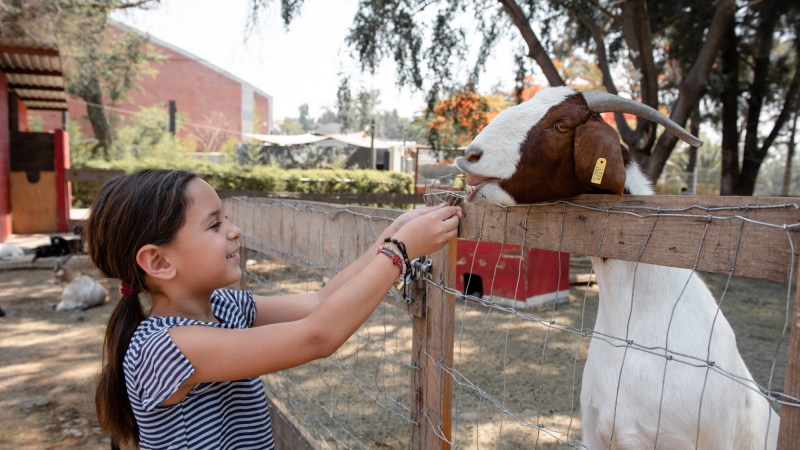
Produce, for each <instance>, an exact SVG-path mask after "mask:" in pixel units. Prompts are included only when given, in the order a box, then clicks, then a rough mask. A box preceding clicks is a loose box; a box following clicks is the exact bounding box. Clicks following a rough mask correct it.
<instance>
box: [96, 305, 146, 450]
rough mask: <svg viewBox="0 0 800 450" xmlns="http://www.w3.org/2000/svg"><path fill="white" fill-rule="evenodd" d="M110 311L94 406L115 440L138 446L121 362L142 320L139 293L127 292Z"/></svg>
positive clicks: (137, 433) (137, 432)
mask: <svg viewBox="0 0 800 450" xmlns="http://www.w3.org/2000/svg"><path fill="white" fill-rule="evenodd" d="M126 294H128V295H125V296H123V297H122V298H121V299H120V300H119V303H117V306H116V308H114V311H113V312H112V313H111V317H110V318H109V319H108V326H107V327H106V337H105V343H104V344H103V369H102V371H101V372H100V376H99V377H98V378H97V391H96V393H95V407H96V408H97V418H98V420H99V421H100V427H101V428H102V429H103V430H106V431H108V432H109V433H111V437H112V438H113V439H114V441H115V442H117V443H119V444H122V445H126V446H135V447H138V445H139V426H138V425H137V424H136V418H135V417H134V416H133V409H132V408H131V403H130V400H128V391H127V389H126V388H125V373H124V372H123V370H122V361H123V359H124V358H125V352H126V351H127V349H128V344H130V342H131V338H132V337H133V333H134V331H136V327H137V326H138V325H139V323H141V322H142V321H143V320H144V319H145V314H144V310H143V309H142V304H141V303H140V302H139V296H138V294H136V293H133V292H126Z"/></svg>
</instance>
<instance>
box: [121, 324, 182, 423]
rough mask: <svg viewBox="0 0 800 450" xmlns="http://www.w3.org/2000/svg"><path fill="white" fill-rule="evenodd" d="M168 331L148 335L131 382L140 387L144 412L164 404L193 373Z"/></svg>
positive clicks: (165, 329)
mask: <svg viewBox="0 0 800 450" xmlns="http://www.w3.org/2000/svg"><path fill="white" fill-rule="evenodd" d="M168 330H169V329H168V328H164V329H161V330H159V331H157V332H156V333H153V334H151V335H150V336H148V338H147V340H145V341H144V342H143V343H142V347H141V350H140V358H139V361H140V362H141V364H140V366H139V370H138V371H136V373H135V374H134V378H135V379H134V380H133V381H134V383H136V384H137V385H138V386H139V392H140V393H141V394H142V406H143V407H144V409H145V410H146V411H152V410H153V409H154V408H156V407H157V406H158V405H160V404H161V403H163V402H164V401H166V400H167V399H168V398H169V397H170V396H171V395H172V394H174V393H175V392H176V391H177V390H178V388H179V387H180V386H181V384H182V383H183V382H184V381H186V379H187V378H189V377H190V376H191V375H192V374H193V373H194V368H193V367H192V364H191V363H190V362H189V360H188V359H186V357H185V356H184V355H183V353H181V351H180V350H179V349H178V347H177V346H176V345H175V343H174V342H173V341H172V338H171V337H170V335H169V333H168Z"/></svg>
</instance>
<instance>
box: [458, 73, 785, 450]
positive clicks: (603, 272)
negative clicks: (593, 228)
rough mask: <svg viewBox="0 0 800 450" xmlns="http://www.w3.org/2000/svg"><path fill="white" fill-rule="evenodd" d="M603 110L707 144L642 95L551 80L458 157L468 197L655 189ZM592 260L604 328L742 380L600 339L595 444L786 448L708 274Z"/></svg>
mask: <svg viewBox="0 0 800 450" xmlns="http://www.w3.org/2000/svg"><path fill="white" fill-rule="evenodd" d="M604 111H622V112H627V113H632V114H636V115H637V116H639V117H640V118H646V119H648V120H652V121H655V122H657V123H660V124H662V125H664V126H665V127H667V130H668V131H669V132H672V133H674V134H675V135H676V136H678V137H680V138H681V139H683V140H684V141H686V142H688V143H690V144H691V145H694V146H699V145H700V144H701V142H700V141H699V140H698V139H697V138H695V137H694V136H692V135H690V134H689V133H687V132H686V131H685V130H683V129H682V128H681V127H679V126H678V125H677V124H675V123H674V122H672V121H671V120H669V119H668V118H667V117H665V116H663V115H661V114H660V113H658V112H657V111H655V110H653V109H651V108H649V107H647V106H645V105H641V104H639V103H636V102H632V101H630V100H625V99H622V98H620V97H617V96H614V95H609V94H606V93H601V92H594V91H585V92H578V91H575V90H573V89H570V88H566V87H559V88H549V89H543V90H541V91H539V92H538V93H537V94H536V96H535V97H533V98H532V99H531V100H529V101H528V102H525V103H523V104H520V105H517V106H514V107H511V108H508V109H507V110H505V111H503V112H502V113H501V114H500V115H498V116H497V117H496V118H495V119H494V120H493V121H492V122H491V123H490V124H489V125H488V126H487V127H486V128H484V130H483V131H481V133H480V134H478V136H476V137H475V139H474V140H473V141H472V143H471V144H470V145H469V147H468V148H467V150H466V152H465V155H464V157H463V158H458V160H457V161H456V165H457V166H458V168H459V169H460V170H462V171H463V172H465V173H466V174H467V176H466V179H465V184H466V185H467V186H468V192H469V194H468V196H467V201H468V202H478V201H489V202H493V203H500V204H505V205H514V204H519V203H533V202H540V201H552V200H558V199H563V198H568V197H573V196H576V195H579V194H584V193H602V192H605V193H614V194H623V193H629V194H634V195H648V194H653V190H652V188H651V186H650V183H649V181H648V180H647V178H646V177H645V175H644V174H643V173H642V171H641V170H640V169H639V167H638V166H637V164H636V163H635V162H634V161H633V158H632V156H631V155H630V153H629V152H628V151H627V149H623V148H622V146H621V145H620V141H619V134H618V133H617V132H616V131H615V130H614V129H613V128H612V127H611V126H610V125H608V124H606V123H605V122H603V121H602V119H601V118H600V115H599V112H604ZM599 158H604V159H605V172H604V173H603V175H602V177H597V176H596V174H595V168H596V166H597V165H598V160H599ZM593 176H594V178H595V179H594V180H593ZM597 178H600V179H597ZM592 265H593V267H594V270H595V272H596V274H597V281H598V284H599V286H600V305H599V309H598V312H597V321H596V323H595V328H594V331H595V334H596V335H599V336H603V335H607V336H613V337H616V338H622V339H625V338H626V336H627V339H629V340H630V341H633V342H635V343H636V344H638V345H641V346H644V347H656V348H664V347H666V348H667V349H668V350H669V351H670V352H673V355H675V354H685V355H691V356H693V357H697V358H699V359H700V360H708V361H714V363H715V365H716V366H718V367H721V368H724V369H725V370H727V371H729V372H731V373H733V374H735V376H737V377H740V381H738V382H737V381H734V380H732V379H731V378H729V377H727V376H723V375H721V374H719V373H717V372H715V371H713V370H708V369H707V368H706V367H694V366H691V365H687V364H683V363H681V362H678V361H677V359H679V358H677V357H676V361H671V362H668V361H667V360H666V358H665V357H664V356H663V355H661V354H653V353H649V352H643V351H638V350H636V349H635V348H631V349H628V351H627V352H626V347H625V346H624V345H622V346H612V345H611V344H610V343H609V342H606V341H604V340H600V339H592V341H591V343H590V345H589V355H588V359H587V361H586V366H585V369H584V372H583V381H582V386H581V413H582V419H583V441H584V444H585V445H586V446H587V447H588V448H589V449H592V450H594V449H607V448H613V449H617V448H619V449H623V448H625V449H643V448H656V447H657V448H658V449H670V450H672V449H695V448H699V449H756V448H768V449H774V448H775V447H776V446H777V436H778V422H779V418H778V415H777V414H776V413H775V411H773V410H772V408H771V407H770V405H769V403H768V401H767V400H766V399H765V398H764V397H763V396H762V395H761V394H760V393H759V392H757V391H758V387H757V386H756V384H755V383H754V382H752V376H751V374H750V372H749V371H748V369H747V367H746V366H745V363H744V361H743V360H742V358H741V356H740V355H739V351H738V349H737V347H736V337H735V336H734V332H733V329H732V328H731V326H730V324H729V323H728V321H727V320H726V319H725V318H724V317H723V316H722V315H721V314H720V315H719V316H717V304H716V302H715V300H714V298H713V296H712V294H711V292H710V291H709V290H708V288H707V287H706V285H705V284H704V283H703V281H702V280H701V279H700V277H698V276H697V275H696V274H693V273H692V272H691V271H690V270H686V269H675V268H669V267H662V266H654V265H649V264H638V265H637V264H636V263H635V262H626V261H617V260H611V259H604V258H592ZM687 281H688V284H687ZM634 282H635V289H634ZM684 286H686V289H685V291H684ZM673 307H674V308H675V309H674V313H673ZM629 316H630V321H629V320H628V317H629ZM715 318H716V320H715ZM712 328H713V335H712ZM709 336H712V338H711V341H710V344H709ZM709 349H710V354H707V353H708V351H709ZM656 353H658V352H656ZM683 359H685V358H683ZM623 362H624V364H623ZM695 362H696V361H695ZM665 364H666V365H667V366H666V370H665ZM706 374H708V378H707V380H706ZM662 386H663V389H662ZM704 386H705V388H704ZM662 395H663V398H662ZM701 405H702V406H701ZM701 408H702V410H701Z"/></svg>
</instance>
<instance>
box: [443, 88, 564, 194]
mask: <svg viewBox="0 0 800 450" xmlns="http://www.w3.org/2000/svg"><path fill="white" fill-rule="evenodd" d="M575 93H576V91H575V90H574V89H571V88H568V87H564V86H562V87H557V88H551V89H542V90H541V91H539V92H537V93H536V95H534V96H533V98H531V99H530V100H528V101H527V102H525V103H521V104H519V105H516V106H512V107H510V108H507V109H505V110H504V111H503V112H501V113H500V114H498V115H497V117H495V118H494V120H492V121H491V122H490V123H489V125H487V126H486V127H485V128H484V129H483V130H482V131H481V132H480V133H478V135H477V136H475V139H473V140H472V142H470V144H469V146H468V147H467V151H469V150H470V149H476V150H482V151H483V156H481V159H480V160H478V161H475V162H469V161H466V160H464V159H462V158H459V161H457V162H456V165H457V166H458V168H459V169H461V170H463V171H464V172H467V173H470V174H473V175H479V176H482V177H487V178H499V179H508V178H511V176H512V175H514V172H515V171H516V170H517V164H518V163H519V160H520V148H521V146H522V142H523V141H525V137H526V136H527V135H528V131H529V130H530V129H531V128H533V127H534V126H535V125H536V124H537V123H539V121H540V120H541V119H542V117H544V115H545V114H547V111H549V110H550V108H551V107H553V106H555V105H558V104H560V103H561V102H563V101H564V99H565V98H567V97H569V96H570V95H574V94H575Z"/></svg>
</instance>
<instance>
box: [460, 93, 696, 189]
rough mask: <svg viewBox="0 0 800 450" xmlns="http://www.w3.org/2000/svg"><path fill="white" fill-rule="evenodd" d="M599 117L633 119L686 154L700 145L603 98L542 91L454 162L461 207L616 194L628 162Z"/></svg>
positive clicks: (626, 104) (642, 112)
mask: <svg viewBox="0 0 800 450" xmlns="http://www.w3.org/2000/svg"><path fill="white" fill-rule="evenodd" d="M605 111H618V112H627V113H632V114H635V115H637V116H638V117H640V118H644V119H649V120H652V121H654V122H657V123H660V124H662V125H664V126H665V127H666V128H667V130H669V131H671V132H673V133H675V134H676V135H677V136H678V137H679V138H681V139H683V140H684V141H686V142H688V143H689V144H691V145H693V146H699V145H701V144H702V142H701V141H700V140H699V139H697V138H696V137H694V136H692V135H691V134H689V133H688V132H687V131H686V130H684V129H683V128H681V127H680V126H679V125H677V124H676V123H675V122H673V121H671V120H670V119H669V118H667V117H666V116H664V115H663V114H661V113H659V112H658V111H656V110H654V109H652V108H650V107H648V106H646V105H643V104H640V103H637V102H633V101H631V100H627V99H624V98H622V97H618V96H616V95H610V94H607V93H604V92H596V91H582V92H581V91H576V90H574V89H571V88H568V87H557V88H547V89H542V90H540V91H539V92H537V93H536V95H535V96H534V97H533V98H532V99H530V100H528V101H527V102H525V103H522V104H520V105H517V106H513V107H511V108H508V109H506V110H504V111H503V112H501V113H500V114H499V115H498V116H497V117H495V119H494V120H492V122H491V123H489V125H487V126H486V128H484V129H483V131H481V132H480V133H479V134H478V135H477V136H476V137H475V139H473V140H472V142H471V143H470V144H469V147H467V150H466V152H465V154H464V157H463V158H458V159H457V160H456V166H457V167H458V168H459V169H460V170H461V171H463V172H465V173H466V175H467V176H466V178H465V184H466V185H467V187H468V190H470V193H469V195H468V196H467V201H468V202H478V201H490V202H494V203H500V204H506V205H514V204H518V203H533V202H540V201H549V200H557V199H562V198H568V197H573V196H575V195H579V194H585V193H592V192H609V193H615V194H622V193H623V190H624V188H625V181H626V168H627V167H628V166H629V165H631V164H633V162H632V160H631V156H630V154H629V153H628V152H627V151H626V150H623V148H622V146H621V144H620V140H619V134H618V133H617V131H616V130H615V129H614V128H613V127H611V126H610V125H608V124H607V123H605V122H603V120H602V119H601V117H600V114H599V113H600V112H605Z"/></svg>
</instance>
